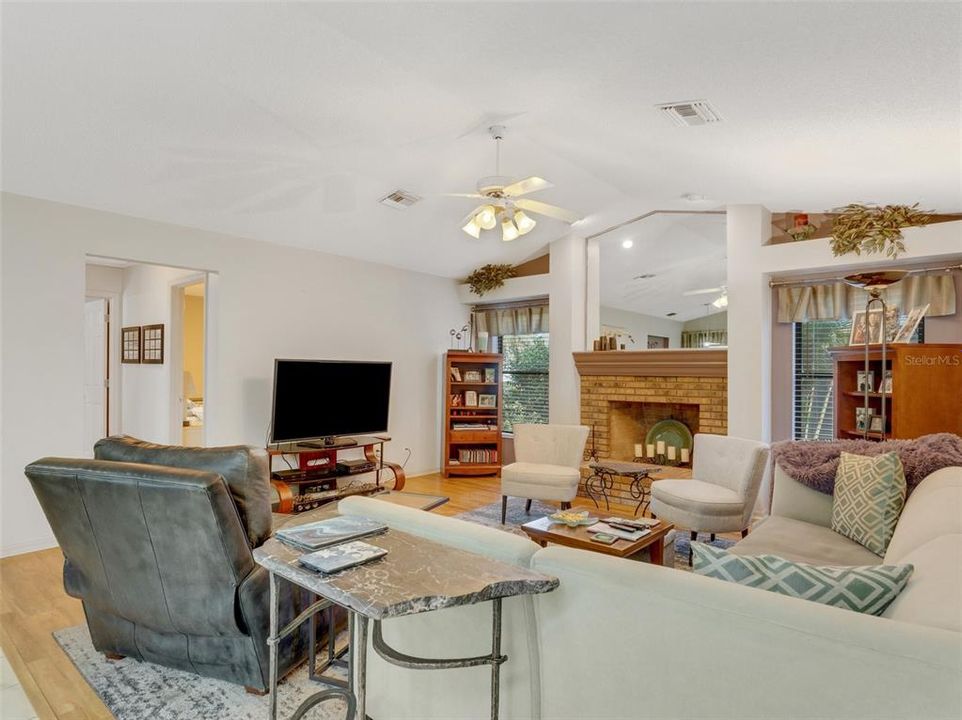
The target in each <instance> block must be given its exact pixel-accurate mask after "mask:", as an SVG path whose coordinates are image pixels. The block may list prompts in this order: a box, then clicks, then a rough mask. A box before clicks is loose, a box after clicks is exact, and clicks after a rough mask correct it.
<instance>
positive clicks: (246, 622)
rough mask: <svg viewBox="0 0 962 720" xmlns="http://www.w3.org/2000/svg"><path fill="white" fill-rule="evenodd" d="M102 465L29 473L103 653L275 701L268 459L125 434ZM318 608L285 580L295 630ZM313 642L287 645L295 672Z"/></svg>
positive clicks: (110, 442)
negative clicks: (262, 558) (264, 553)
mask: <svg viewBox="0 0 962 720" xmlns="http://www.w3.org/2000/svg"><path fill="white" fill-rule="evenodd" d="M95 455H96V457H97V459H96V460H74V459H64V458H44V459H42V460H38V461H37V462H34V463H31V464H30V465H29V466H27V468H26V474H27V477H28V478H29V479H30V483H31V485H32V486H33V490H34V492H35V493H36V495H37V498H38V499H39V501H40V504H41V506H42V507H43V511H44V513H45V515H46V516H47V520H48V521H49V522H50V526H51V527H52V528H53V531H54V534H55V535H56V537H57V541H58V543H59V544H60V548H61V550H62V551H63V554H64V557H65V563H64V586H65V588H66V590H67V592H68V593H69V594H70V595H72V596H73V597H76V598H79V599H80V600H82V601H83V607H84V613H85V615H86V617H87V625H88V626H89V629H90V636H91V638H92V639H93V644H94V647H95V648H96V649H97V650H98V651H99V652H102V653H104V654H105V655H107V657H108V658H113V659H117V658H120V657H132V658H135V659H137V660H146V661H148V662H152V663H156V664H158V665H165V666H167V667H172V668H177V669H179V670H186V671H188V672H193V673H196V674H198V675H204V676H208V677H213V678H218V679H221V680H227V681H230V682H234V683H238V684H240V685H245V686H247V688H248V689H249V690H252V691H256V692H263V691H266V689H267V687H268V677H269V676H268V647H267V637H268V619H269V609H270V605H269V602H268V592H269V582H268V574H267V572H266V571H265V570H264V569H263V568H262V567H259V566H258V565H256V564H255V563H254V559H253V556H252V554H251V549H252V548H254V547H257V546H258V545H260V544H261V543H263V542H264V541H265V540H266V539H267V538H268V537H270V534H271V512H270V510H271V508H270V501H269V492H270V491H269V480H268V470H267V456H266V453H265V452H264V451H263V450H256V449H252V448H247V447H244V446H236V447H224V448H207V449H197V448H179V447H169V446H163V445H152V444H150V443H145V442H141V441H139V440H135V439H133V438H128V437H120V438H107V439H105V440H101V441H100V442H98V443H97V445H96V448H95ZM310 600H311V598H310V596H309V595H308V594H306V593H304V592H303V591H300V590H296V589H294V588H293V586H291V585H289V584H288V583H281V625H283V624H284V623H286V622H289V621H290V620H291V619H293V618H294V617H295V616H296V615H297V614H299V613H300V612H301V611H302V610H304V609H305V608H306V607H307V605H308V604H309V603H310ZM308 631H309V629H308V626H307V624H305V625H304V626H303V632H301V633H299V634H295V635H293V636H292V637H289V638H286V639H285V640H284V641H282V642H281V644H280V647H279V650H280V653H279V654H280V669H281V672H282V673H283V672H286V671H287V670H288V669H290V668H292V667H294V666H296V665H297V664H298V663H300V662H301V661H302V660H303V659H304V657H305V655H306V651H307V646H308V639H307V638H308V636H307V633H308Z"/></svg>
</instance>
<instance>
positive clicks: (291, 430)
mask: <svg viewBox="0 0 962 720" xmlns="http://www.w3.org/2000/svg"><path fill="white" fill-rule="evenodd" d="M390 399H391V363H389V362H349V361H341V360H280V359H278V360H275V361H274V402H273V406H272V410H271V442H272V443H286V442H294V441H303V440H324V441H326V442H330V439H331V438H335V437H342V436H345V435H363V434H365V433H379V432H386V431H387V418H388V406H389V402H390Z"/></svg>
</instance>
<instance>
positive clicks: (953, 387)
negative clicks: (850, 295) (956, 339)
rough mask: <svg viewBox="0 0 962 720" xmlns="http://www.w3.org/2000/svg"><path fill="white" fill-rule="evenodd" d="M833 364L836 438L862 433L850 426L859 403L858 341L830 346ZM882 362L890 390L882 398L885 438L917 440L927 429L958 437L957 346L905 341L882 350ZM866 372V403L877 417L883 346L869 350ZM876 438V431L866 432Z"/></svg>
mask: <svg viewBox="0 0 962 720" xmlns="http://www.w3.org/2000/svg"><path fill="white" fill-rule="evenodd" d="M829 352H830V353H831V355H832V359H833V360H834V363H835V377H834V389H835V437H836V438H839V439H844V438H853V437H861V436H862V432H861V431H860V430H856V429H855V408H857V407H862V404H863V397H862V393H861V392H859V391H858V387H857V380H858V372H859V371H860V370H864V369H865V348H864V347H863V346H861V345H853V346H848V347H838V348H832V349H831V350H829ZM886 365H887V368H888V369H890V370H891V371H892V393H891V395H887V396H886V397H885V400H884V402H885V403H887V406H888V407H887V409H886V414H887V415H888V419H887V425H888V427H887V428H886V436H887V437H889V438H897V439H911V438H917V437H920V436H922V435H927V434H929V433H940V432H950V433H955V434H956V435H962V402H960V398H962V344H959V343H908V344H898V345H890V346H888V348H887V349H886ZM869 370H871V371H873V372H874V374H875V378H874V381H873V382H874V387H873V388H872V390H873V392H872V393H871V395H870V396H869V407H870V408H871V409H873V410H874V411H875V414H876V415H878V414H880V413H881V409H882V402H883V400H882V396H881V395H880V394H879V393H878V389H879V383H880V382H881V380H882V377H883V376H884V373H883V372H882V347H881V345H873V346H871V347H870V349H869ZM869 437H870V438H871V437H875V438H876V439H877V438H878V434H873V433H869Z"/></svg>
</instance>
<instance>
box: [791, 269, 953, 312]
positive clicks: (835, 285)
mask: <svg viewBox="0 0 962 720" xmlns="http://www.w3.org/2000/svg"><path fill="white" fill-rule="evenodd" d="M955 272H958V271H955ZM953 275H954V273H949V272H945V271H940V272H936V273H919V274H912V275H907V276H906V277H905V278H903V279H902V280H901V281H900V282H898V283H896V284H895V285H892V286H891V287H889V288H888V289H886V290H885V291H884V292H883V293H882V297H883V298H884V299H885V302H886V303H887V304H888V305H891V306H894V307H897V308H898V309H899V311H900V312H901V313H903V314H904V313H907V312H909V311H910V310H911V309H912V308H915V307H921V306H924V305H928V306H929V309H928V312H927V313H926V317H938V316H941V315H954V314H955V312H956V299H955V278H954V277H953ZM867 299H868V295H867V293H866V292H865V291H864V290H860V289H858V288H854V287H852V286H850V285H847V284H846V283H844V282H843V281H841V280H835V281H829V282H820V283H804V282H799V283H798V284H797V285H793V284H784V285H780V286H779V287H778V316H777V317H778V322H783V323H791V322H805V321H807V320H847V319H849V318H851V317H852V314H853V313H854V312H856V311H857V310H862V309H864V308H865V302H866V300H867Z"/></svg>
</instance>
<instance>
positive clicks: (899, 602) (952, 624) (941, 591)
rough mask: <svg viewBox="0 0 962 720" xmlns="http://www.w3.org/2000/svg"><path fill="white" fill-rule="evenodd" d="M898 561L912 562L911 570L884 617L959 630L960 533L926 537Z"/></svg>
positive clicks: (961, 607)
mask: <svg viewBox="0 0 962 720" xmlns="http://www.w3.org/2000/svg"><path fill="white" fill-rule="evenodd" d="M899 563H900V564H901V563H906V564H911V565H914V566H915V572H914V573H912V578H911V579H910V580H909V583H908V585H907V586H906V587H905V590H903V591H902V592H901V593H900V594H899V596H898V597H897V598H896V599H895V602H893V603H892V604H891V605H889V606H888V608H887V609H886V610H885V613H884V616H885V617H887V618H891V619H893V620H902V621H904V622H910V623H915V624H916V625H930V626H932V627H938V628H944V629H946V630H954V631H955V632H962V534H953V535H941V536H939V537H937V538H935V539H934V540H930V541H929V542H927V543H925V544H924V545H922V546H921V547H918V548H915V549H914V550H912V551H911V552H910V553H908V554H906V555H905V556H904V557H902V559H901V560H899Z"/></svg>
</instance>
